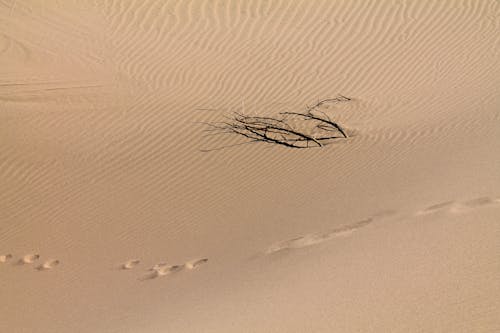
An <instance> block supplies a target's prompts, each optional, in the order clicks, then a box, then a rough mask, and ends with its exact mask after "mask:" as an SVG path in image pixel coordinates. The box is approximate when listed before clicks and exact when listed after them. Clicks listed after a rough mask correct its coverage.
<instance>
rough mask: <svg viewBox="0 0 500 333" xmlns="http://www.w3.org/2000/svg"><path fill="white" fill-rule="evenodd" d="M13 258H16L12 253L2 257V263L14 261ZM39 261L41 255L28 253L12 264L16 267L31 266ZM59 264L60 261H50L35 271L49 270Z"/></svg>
mask: <svg viewBox="0 0 500 333" xmlns="http://www.w3.org/2000/svg"><path fill="white" fill-rule="evenodd" d="M13 257H14V256H13V255H12V254H10V253H8V254H3V255H0V263H5V262H7V261H9V260H10V259H12V258H13ZM38 259H40V255H39V254H38V253H28V254H25V255H24V256H22V257H21V258H19V260H17V261H14V262H13V263H12V264H13V265H14V266H23V265H30V264H33V263H35V261H37V260H38ZM59 264H60V261H59V260H58V259H49V260H46V261H45V262H43V263H42V264H40V265H38V266H36V267H35V269H37V270H39V271H44V270H49V269H52V268H54V267H56V266H57V265H59Z"/></svg>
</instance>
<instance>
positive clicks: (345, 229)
mask: <svg viewBox="0 0 500 333" xmlns="http://www.w3.org/2000/svg"><path fill="white" fill-rule="evenodd" d="M373 221H374V219H373V218H367V219H365V220H361V221H358V222H355V223H351V224H347V225H345V226H342V227H339V228H335V229H333V230H330V231H329V232H325V233H311V234H307V235H304V236H300V237H296V238H292V239H288V240H285V241H281V242H278V243H275V244H273V245H271V246H270V247H269V248H268V249H267V251H266V253H267V254H273V253H276V252H281V251H285V250H291V249H299V248H303V247H307V246H311V245H315V244H320V243H323V242H326V241H328V240H331V239H333V238H338V237H346V236H350V235H351V234H352V233H353V232H355V231H356V230H358V229H360V228H362V227H365V226H367V225H369V224H371V223H372V222H373Z"/></svg>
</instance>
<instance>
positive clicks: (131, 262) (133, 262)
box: [120, 259, 141, 269]
mask: <svg viewBox="0 0 500 333" xmlns="http://www.w3.org/2000/svg"><path fill="white" fill-rule="evenodd" d="M140 263H141V261H140V260H139V259H130V260H127V261H126V262H124V263H123V264H121V265H120V269H132V268H134V267H135V266H137V265H139V264H140Z"/></svg>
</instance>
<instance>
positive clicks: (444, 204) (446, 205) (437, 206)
mask: <svg viewBox="0 0 500 333" xmlns="http://www.w3.org/2000/svg"><path fill="white" fill-rule="evenodd" d="M454 203H455V202H454V201H446V202H441V203H438V204H435V205H432V206H429V207H427V208H425V209H423V210H420V211H418V212H417V214H416V215H425V214H431V213H435V212H438V211H440V210H443V209H446V208H449V207H450V206H452V205H453V204H454Z"/></svg>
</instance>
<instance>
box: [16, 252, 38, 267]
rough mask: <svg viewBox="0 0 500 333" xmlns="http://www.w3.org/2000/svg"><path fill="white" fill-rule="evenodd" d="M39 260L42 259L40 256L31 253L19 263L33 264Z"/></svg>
mask: <svg viewBox="0 0 500 333" xmlns="http://www.w3.org/2000/svg"><path fill="white" fill-rule="evenodd" d="M39 258H40V255H39V254H32V253H30V254H26V255H24V256H23V257H22V258H21V259H19V263H20V264H21V265H25V264H32V263H34V262H35V261H37V260H38V259H39Z"/></svg>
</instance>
